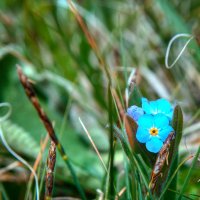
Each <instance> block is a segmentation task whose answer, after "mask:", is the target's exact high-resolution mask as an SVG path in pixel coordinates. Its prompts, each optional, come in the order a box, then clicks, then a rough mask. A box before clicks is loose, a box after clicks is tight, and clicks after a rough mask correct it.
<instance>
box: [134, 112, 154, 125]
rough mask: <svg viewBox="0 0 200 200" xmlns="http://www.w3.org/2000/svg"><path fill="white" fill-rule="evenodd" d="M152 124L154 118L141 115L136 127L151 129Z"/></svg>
mask: <svg viewBox="0 0 200 200" xmlns="http://www.w3.org/2000/svg"><path fill="white" fill-rule="evenodd" d="M153 124H154V117H153V116H152V115H147V114H145V115H142V116H141V117H140V118H139V120H138V125H139V126H141V127H143V128H147V129H150V128H151V127H153Z"/></svg>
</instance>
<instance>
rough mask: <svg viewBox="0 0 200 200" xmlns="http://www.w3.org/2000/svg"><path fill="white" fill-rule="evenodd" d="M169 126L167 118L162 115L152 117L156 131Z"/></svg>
mask: <svg viewBox="0 0 200 200" xmlns="http://www.w3.org/2000/svg"><path fill="white" fill-rule="evenodd" d="M168 125H169V118H168V117H167V116H165V115H164V114H157V115H154V126H155V127H156V128H158V129H162V128H164V127H166V126H168Z"/></svg>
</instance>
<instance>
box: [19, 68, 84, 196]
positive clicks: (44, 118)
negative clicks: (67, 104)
mask: <svg viewBox="0 0 200 200" xmlns="http://www.w3.org/2000/svg"><path fill="white" fill-rule="evenodd" d="M17 72H18V76H19V79H20V81H21V84H22V86H23V87H24V90H25V92H26V95H27V96H28V98H29V99H30V101H31V103H32V104H33V106H34V107H35V109H36V110H37V113H38V115H39V117H40V119H41V120H42V122H43V124H44V126H45V128H46V130H47V132H48V135H49V137H50V138H51V141H52V142H53V143H54V145H55V146H56V147H57V149H58V151H59V153H60V154H61V156H62V159H63V161H64V162H65V164H66V165H67V167H68V169H69V171H70V173H71V175H72V178H73V180H74V183H75V185H76V187H77V189H78V191H79V193H80V195H81V197H82V199H84V200H86V196H85V193H84V191H83V189H82V187H81V185H80V183H79V180H78V178H77V176H76V173H75V171H74V168H73V166H72V165H71V162H70V161H69V159H68V156H67V154H66V153H65V151H64V148H63V146H62V144H61V143H60V142H59V141H58V138H57V137H56V134H55V131H54V128H53V125H52V123H51V121H50V120H49V118H48V117H47V115H46V114H45V112H44V111H43V109H42V107H41V106H40V103H39V101H38V98H37V96H36V94H35V92H34V90H33V87H32V84H31V83H30V81H29V80H28V78H27V77H26V76H25V75H24V74H23V72H22V69H21V68H20V66H17ZM50 149H51V147H50ZM53 149H54V148H52V149H51V151H53ZM51 154H52V152H51ZM52 155H53V154H52ZM49 158H50V156H49ZM51 165H52V163H51ZM51 167H52V166H51ZM49 169H50V168H49ZM52 172H53V171H52ZM48 178H49V175H48V173H47V180H48ZM51 181H53V179H51ZM48 184H49V183H48ZM51 184H53V182H52V183H51ZM52 187H53V186H52ZM48 189H50V184H49V185H48ZM51 191H52V188H51ZM46 199H51V197H49V198H46Z"/></svg>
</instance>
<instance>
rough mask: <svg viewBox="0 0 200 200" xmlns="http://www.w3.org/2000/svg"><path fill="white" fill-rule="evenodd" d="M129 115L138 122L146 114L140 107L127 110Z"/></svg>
mask: <svg viewBox="0 0 200 200" xmlns="http://www.w3.org/2000/svg"><path fill="white" fill-rule="evenodd" d="M127 114H128V115H129V116H130V117H132V118H133V119H134V120H135V121H137V120H138V119H139V118H140V117H141V116H142V115H143V114H144V111H143V109H142V108H140V107H138V106H131V107H129V108H128V109H127Z"/></svg>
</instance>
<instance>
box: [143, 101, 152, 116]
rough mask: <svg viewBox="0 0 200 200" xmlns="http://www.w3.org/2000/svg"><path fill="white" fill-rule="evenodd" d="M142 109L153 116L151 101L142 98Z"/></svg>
mask: <svg viewBox="0 0 200 200" xmlns="http://www.w3.org/2000/svg"><path fill="white" fill-rule="evenodd" d="M142 109H143V110H144V112H145V113H146V114H151V107H150V104H149V101H148V100H147V99H146V98H142Z"/></svg>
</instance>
